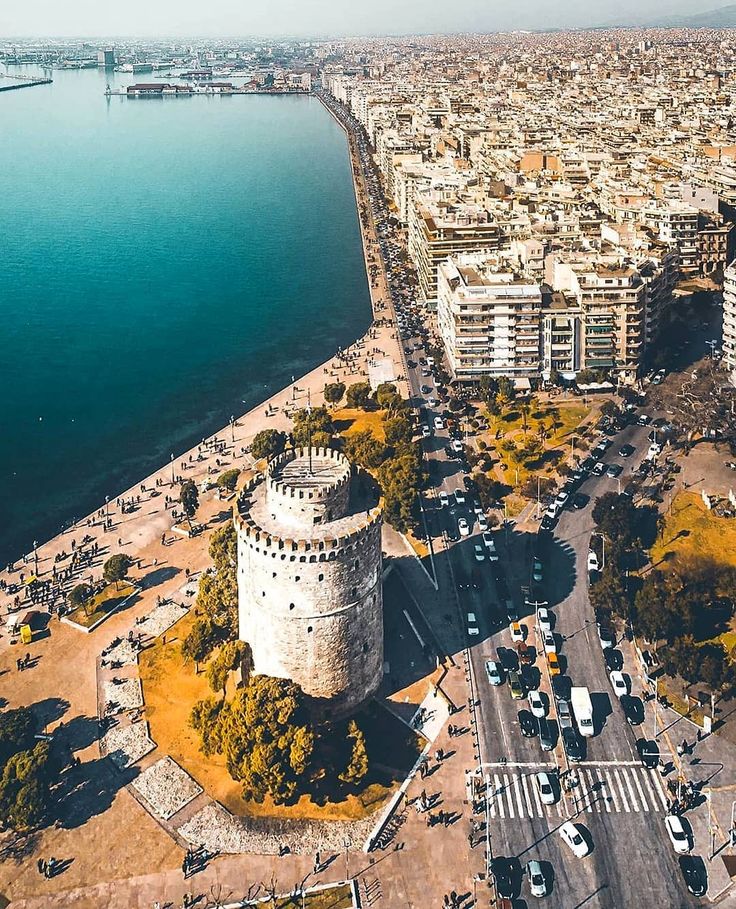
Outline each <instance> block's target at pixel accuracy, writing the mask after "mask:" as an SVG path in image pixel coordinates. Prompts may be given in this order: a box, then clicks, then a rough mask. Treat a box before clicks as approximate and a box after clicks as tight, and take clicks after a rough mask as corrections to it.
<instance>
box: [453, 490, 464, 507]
mask: <svg viewBox="0 0 736 909" xmlns="http://www.w3.org/2000/svg"><path fill="white" fill-rule="evenodd" d="M455 501H456V502H457V504H458V505H464V504H465V493H464V492H463V490H462V489H456V490H455Z"/></svg>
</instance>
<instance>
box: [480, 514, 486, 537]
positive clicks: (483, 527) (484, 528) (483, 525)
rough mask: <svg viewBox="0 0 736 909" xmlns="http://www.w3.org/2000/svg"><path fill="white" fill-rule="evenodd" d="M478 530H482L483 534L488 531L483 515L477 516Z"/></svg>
mask: <svg viewBox="0 0 736 909" xmlns="http://www.w3.org/2000/svg"><path fill="white" fill-rule="evenodd" d="M478 530H482V531H483V533H485V532H486V531H487V530H488V521H486V516H485V515H484V514H479V515H478Z"/></svg>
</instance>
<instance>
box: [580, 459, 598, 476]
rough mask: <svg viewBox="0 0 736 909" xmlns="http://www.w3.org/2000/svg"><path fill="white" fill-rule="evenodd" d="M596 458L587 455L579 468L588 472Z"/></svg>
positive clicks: (593, 465)
mask: <svg viewBox="0 0 736 909" xmlns="http://www.w3.org/2000/svg"><path fill="white" fill-rule="evenodd" d="M595 462H596V458H592V457H590V456H588V457H587V458H586V459H585V460H584V461H583V462H582V464H581V465H580V469H581V470H584V471H585V472H586V473H590V472H591V470H592V469H593V468H594V467H595Z"/></svg>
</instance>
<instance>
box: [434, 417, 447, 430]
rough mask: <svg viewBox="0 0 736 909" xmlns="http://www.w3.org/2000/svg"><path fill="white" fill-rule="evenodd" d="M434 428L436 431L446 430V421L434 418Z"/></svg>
mask: <svg viewBox="0 0 736 909" xmlns="http://www.w3.org/2000/svg"><path fill="white" fill-rule="evenodd" d="M434 428H435V429H444V428H445V421H444V420H443V419H442V417H435V418H434Z"/></svg>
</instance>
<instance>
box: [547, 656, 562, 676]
mask: <svg viewBox="0 0 736 909" xmlns="http://www.w3.org/2000/svg"><path fill="white" fill-rule="evenodd" d="M547 669H548V670H549V674H550V676H554V675H559V674H560V658H559V657H558V656H557V654H556V653H548V654H547Z"/></svg>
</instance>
